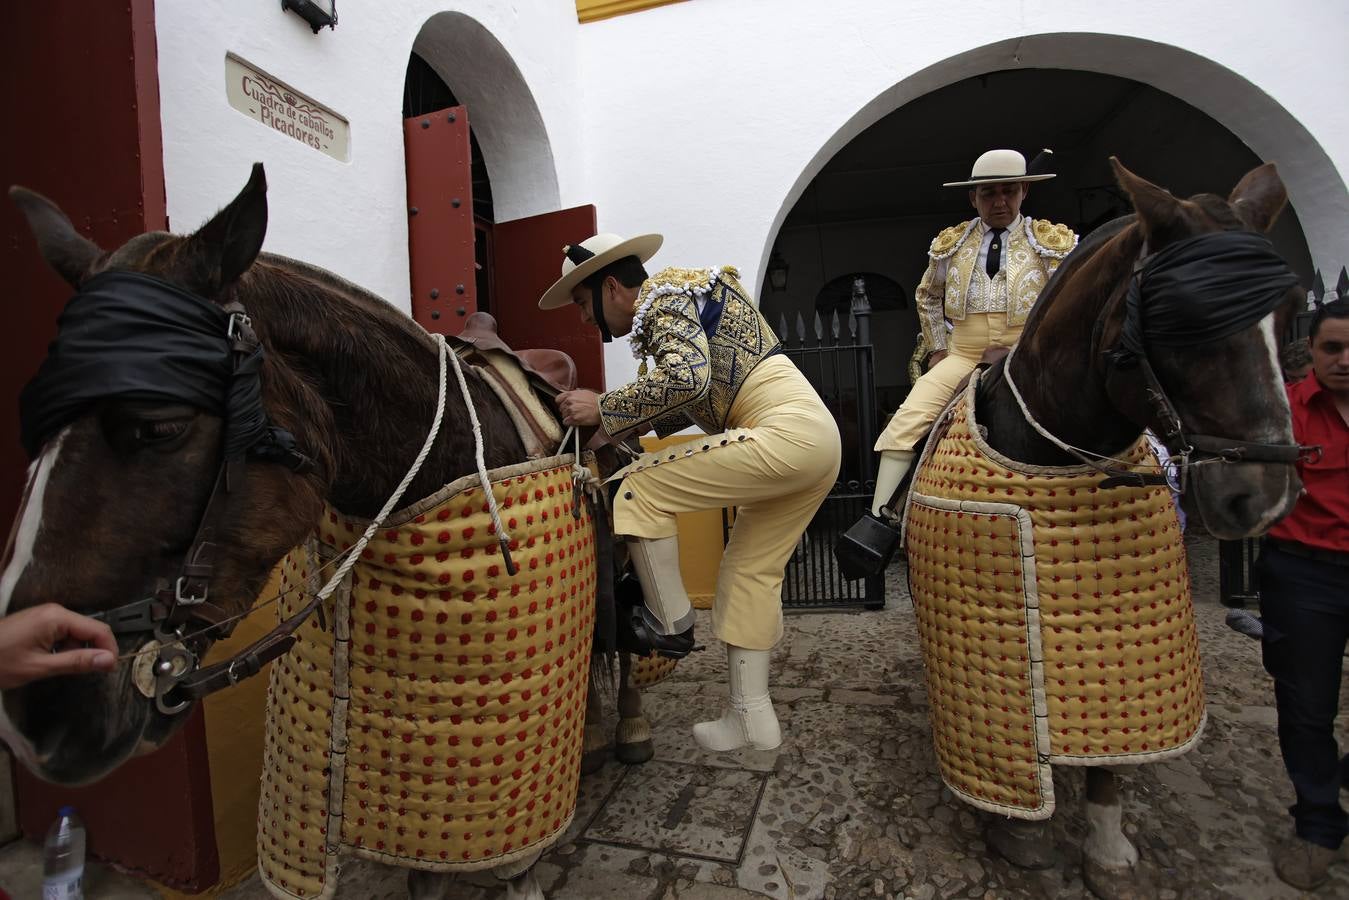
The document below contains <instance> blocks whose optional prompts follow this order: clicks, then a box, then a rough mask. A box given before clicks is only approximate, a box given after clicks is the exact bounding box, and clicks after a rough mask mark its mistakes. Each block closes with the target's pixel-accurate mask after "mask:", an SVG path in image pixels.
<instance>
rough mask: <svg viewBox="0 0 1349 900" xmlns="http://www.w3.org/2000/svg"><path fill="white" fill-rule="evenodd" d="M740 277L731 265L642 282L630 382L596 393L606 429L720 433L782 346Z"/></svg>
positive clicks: (634, 323)
mask: <svg viewBox="0 0 1349 900" xmlns="http://www.w3.org/2000/svg"><path fill="white" fill-rule="evenodd" d="M739 277H740V273H739V272H737V271H736V270H735V269H734V268H732V267H731V266H723V267H722V268H720V269H662V270H661V271H659V272H657V273H656V274H655V275H652V276H651V277H650V278H648V279H647V280H646V281H644V282H642V286H641V288H640V289H639V290H638V292H637V302H636V304H635V310H636V312H635V314H634V316H633V320H632V333H631V335H632V337H631V339H632V346H633V352H634V355H636V356H637V357H638V358H639V359H641V360H642V367H641V369H639V374H638V377H637V380H636V381H633V382H631V383H629V384H625V385H623V386H622V387H620V388H615V389H614V390H612V391H609V392H608V393H606V394H602V395H601V396H600V417H601V419H602V421H603V425H604V430H605V431H607V432H608V433H609V434H611V435H618V434H625V433H633V434H645V433H646V432H647V431H648V430H650V429H652V428H654V429H655V430H656V433H657V434H658V435H660V436H661V437H664V436H665V435H667V434H673V433H674V432H676V431H680V430H682V429H684V428H687V427H688V426H689V425H690V424H693V425H697V426H698V427H699V428H701V429H703V430H704V431H706V432H707V433H709V434H715V433H716V432H718V431H723V430H725V429H726V427H727V422H726V418H727V416H728V414H729V413H730V411H731V404H732V403H734V402H735V397H736V394H738V393H739V391H740V386H741V385H742V384H744V382H745V379H746V378H747V377H748V376H749V373H750V372H751V371H753V369H754V367H755V366H757V365H758V364H759V361H760V360H762V359H763V358H764V357H766V356H770V355H772V354H774V353H776V352H778V350H780V349H781V347H782V343H781V342H780V341H779V340H778V337H777V335H775V334H774V333H773V329H772V328H770V327H769V325H768V323H767V322H766V321H764V318H763V316H762V315H760V314H759V310H758V309H757V308H756V307H755V306H754V304H753V303H752V302H750V299H749V295H748V292H746V290H745V289H744V287H742V286H741V284H740V281H739ZM700 305H701V307H702V308H701V309H699V306H700ZM647 356H650V357H651V358H652V359H653V361H654V365H653V366H652V367H651V369H650V370H649V371H648V370H647V367H646V357H647Z"/></svg>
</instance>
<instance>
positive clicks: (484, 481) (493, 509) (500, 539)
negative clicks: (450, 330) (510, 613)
mask: <svg viewBox="0 0 1349 900" xmlns="http://www.w3.org/2000/svg"><path fill="white" fill-rule="evenodd" d="M436 338H437V340H439V341H440V344H441V347H442V351H441V354H442V355H441V360H442V365H443V360H444V350H443V348H444V346H445V338H444V337H442V336H440V335H436ZM450 361H451V362H452V363H454V377H455V378H456V379H458V381H459V390H460V391H461V392H463V395H464V406H465V407H467V408H468V421H469V424H471V425H472V426H473V458H474V461H475V462H477V464H478V482H479V483H480V484H481V485H482V492H483V494H485V495H486V497H487V509H488V511H489V512H490V513H491V514H492V524H493V525H494V526H495V527H496V533H497V543H498V544H500V545H501V557H502V560H503V561H504V562H505V564H506V572H507V573H508V574H510V575H514V574H515V572H516V569H515V563H513V562H512V561H511V554H510V547H509V544H510V535H508V534H507V533H506V527H505V526H504V525H502V524H501V513H500V512H498V511H497V499H496V495H495V494H493V493H492V482H491V480H490V479H489V478H488V477H487V463H486V462H484V461H483V447H482V425H481V424H479V422H478V410H477V409H476V408H474V406H473V397H472V395H471V394H469V392H468V381H467V380H465V378H464V370H463V368H462V367H461V366H460V365H459V355H458V354H457V353H451V354H450Z"/></svg>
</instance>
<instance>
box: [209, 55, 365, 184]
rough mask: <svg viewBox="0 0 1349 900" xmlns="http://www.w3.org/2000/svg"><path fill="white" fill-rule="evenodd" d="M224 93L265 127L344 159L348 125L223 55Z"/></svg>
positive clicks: (294, 92)
mask: <svg viewBox="0 0 1349 900" xmlns="http://www.w3.org/2000/svg"><path fill="white" fill-rule="evenodd" d="M225 94H226V96H228V97H229V103H230V106H233V107H234V108H235V109H237V110H238V111H239V112H241V113H243V114H244V115H246V116H248V117H249V118H250V119H253V120H255V121H257V122H260V123H262V124H263V125H265V126H267V127H268V128H272V129H275V130H276V131H278V132H280V133H281V134H284V135H286V136H288V137H291V138H294V139H295V140H297V141H299V142H300V143H302V144H306V145H308V146H310V147H313V148H314V149H315V150H319V151H321V152H323V153H326V154H328V155H329V156H331V157H332V158H333V159H336V160H340V161H341V162H346V161H347V160H348V159H349V158H350V152H349V151H350V144H351V126H350V124H348V122H347V120H346V119H344V118H342V117H341V116H339V115H338V114H337V113H335V112H333V111H332V110H331V109H329V108H328V107H326V106H324V105H323V104H321V103H319V102H318V101H317V100H313V99H311V98H309V97H306V96H305V95H304V94H301V93H300V92H299V91H297V90H295V89H294V88H292V87H290V86H288V85H286V84H283V83H282V82H280V81H277V80H276V79H275V78H273V77H272V76H270V75H268V74H266V73H265V72H261V71H259V70H258V69H256V68H254V67H253V66H251V65H249V64H248V63H246V62H244V61H243V60H242V59H240V58H239V57H237V56H235V55H234V54H233V53H229V54H226V55H225Z"/></svg>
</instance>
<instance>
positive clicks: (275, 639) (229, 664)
mask: <svg viewBox="0 0 1349 900" xmlns="http://www.w3.org/2000/svg"><path fill="white" fill-rule="evenodd" d="M322 602H323V600H322V598H321V597H319V595H318V594H314V595H313V596H312V597H311V598H310V599H309V602H308V603H306V604H305V605H304V606H303V607H301V609H300V611H299V612H297V613H296V614H295V615H293V616H291V617H290V618H289V619H286V620H285V621H284V622H281V623H280V624H278V625H277V626H276V627H275V628H273V629H272V630H271V631H269V632H267V633H266V634H265V635H263V636H262V637H261V638H259V639H258V640H256V641H254V642H253V643H251V644H249V645H248V646H247V647H245V648H244V649H243V650H241V651H239V652H238V653H236V654H234V656H231V657H230V658H229V659H227V660H224V661H222V662H218V663H215V664H214V665H210V666H206V667H205V668H202V669H197V670H196V671H194V672H192V673H191V674H190V675H187V676H185V677H184V678H182V679H181V680H180V681H179V682H178V685H177V687H176V689H175V691H174V692H175V693H176V694H178V695H179V696H180V697H181V698H182V699H183V700H200V699H202V698H203V697H206V696H208V695H210V694H214V693H215V692H216V691H220V690H224V689H225V688H227V687H233V686H234V685H236V684H238V683H239V682H240V681H242V680H243V679H245V678H251V677H252V676H254V675H256V674H258V673H259V672H260V671H262V667H263V666H265V665H267V663H269V662H271V661H272V660H274V659H276V658H277V657H279V656H282V655H283V654H285V653H286V651H288V650H289V649H290V648H291V647H292V646H294V645H295V642H296V640H298V638H297V637H296V636H295V632H296V631H298V630H299V629H300V626H301V625H303V624H304V623H305V622H306V621H307V620H308V619H309V617H310V616H311V615H313V614H314V612H315V610H318V612H319V616H320V617H322V615H323V612H322V605H321V604H322Z"/></svg>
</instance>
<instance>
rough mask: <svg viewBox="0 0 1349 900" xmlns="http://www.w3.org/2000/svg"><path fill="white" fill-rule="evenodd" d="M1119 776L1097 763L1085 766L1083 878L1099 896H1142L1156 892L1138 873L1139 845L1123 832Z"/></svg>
mask: <svg viewBox="0 0 1349 900" xmlns="http://www.w3.org/2000/svg"><path fill="white" fill-rule="evenodd" d="M1121 825H1122V809H1121V806H1120V796H1119V779H1118V778H1117V777H1116V776H1115V773H1114V772H1111V771H1110V770H1109V769H1106V768H1102V767H1100V766H1092V767H1091V768H1089V769H1087V838H1086V840H1085V841H1084V842H1083V843H1082V880H1083V881H1084V882H1085V883H1086V885H1087V889H1088V890H1090V891H1091V892H1092V893H1093V894H1095V895H1096V896H1097V897H1100V898H1101V900H1145V898H1150V897H1154V896H1155V895H1156V892H1155V891H1154V890H1153V889H1152V887H1151V886H1150V885H1149V884H1147V883H1146V882H1145V881H1144V879H1142V878H1141V877H1140V876H1139V873H1138V871H1137V865H1138V848H1137V847H1135V846H1134V845H1133V842H1132V841H1130V840H1129V838H1128V837H1126V836H1125V834H1124V829H1123V828H1122V827H1121Z"/></svg>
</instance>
